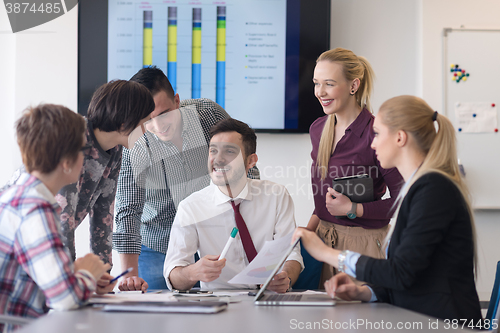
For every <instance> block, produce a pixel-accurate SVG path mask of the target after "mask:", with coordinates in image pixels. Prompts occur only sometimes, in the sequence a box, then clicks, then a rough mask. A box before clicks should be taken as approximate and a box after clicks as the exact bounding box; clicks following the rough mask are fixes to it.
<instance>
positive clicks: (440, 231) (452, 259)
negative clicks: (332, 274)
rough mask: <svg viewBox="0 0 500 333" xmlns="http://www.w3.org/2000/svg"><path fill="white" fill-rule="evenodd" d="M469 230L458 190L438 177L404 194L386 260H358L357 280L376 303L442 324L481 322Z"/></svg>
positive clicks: (424, 179)
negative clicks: (447, 321)
mask: <svg viewBox="0 0 500 333" xmlns="http://www.w3.org/2000/svg"><path fill="white" fill-rule="evenodd" d="M473 258H474V248H473V239H472V227H471V221H470V217H469V214H468V212H467V208H466V205H465V201H464V198H463V196H462V194H461V192H460V190H459V189H458V188H457V186H456V185H455V184H454V183H453V182H452V181H451V180H449V179H448V178H446V177H445V176H443V175H441V174H439V173H435V172H434V173H428V174H426V175H424V176H422V177H420V178H419V179H418V180H417V181H416V182H415V183H414V184H413V185H412V186H411V187H410V189H409V190H408V193H407V194H406V196H405V198H404V199H403V202H402V204H401V208H400V211H399V215H398V218H397V222H396V226H395V228H394V233H393V235H392V238H391V242H390V244H389V251H388V259H387V260H383V259H373V258H370V257H367V256H361V257H360V258H359V260H358V262H357V264H356V278H357V279H359V280H361V281H366V282H368V283H370V284H373V286H372V288H373V290H374V292H375V294H376V296H377V298H378V300H379V301H382V302H386V303H391V304H394V305H397V306H400V307H402V308H406V309H409V310H413V311H416V312H420V313H424V314H427V315H430V316H434V317H437V318H441V319H469V320H470V319H474V321H475V322H477V320H480V319H481V310H480V305H479V298H478V296H477V291H476V286H475V282H474V264H473Z"/></svg>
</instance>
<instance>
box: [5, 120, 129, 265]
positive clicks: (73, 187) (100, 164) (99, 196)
mask: <svg viewBox="0 0 500 333" xmlns="http://www.w3.org/2000/svg"><path fill="white" fill-rule="evenodd" d="M86 135H87V144H89V145H91V146H92V149H89V150H87V151H85V152H84V160H83V168H82V174H81V175H80V179H79V180H78V182H76V183H74V184H70V185H67V186H65V187H63V188H62V189H61V190H60V191H59V193H58V194H57V195H56V200H57V202H58V204H59V206H60V207H61V209H62V210H61V215H60V219H61V230H62V234H63V241H64V245H65V246H66V247H67V248H68V249H69V252H70V254H71V258H73V260H75V258H76V250H75V229H76V228H77V227H78V226H79V225H80V224H81V223H82V222H83V220H84V219H85V217H86V216H87V215H89V226H90V247H91V249H92V252H93V253H95V254H97V255H99V257H100V258H101V260H102V261H104V262H105V263H110V264H112V257H111V256H112V252H111V250H112V245H113V244H112V234H113V213H114V212H113V208H114V202H115V193H116V184H117V181H118V174H119V173H120V166H121V163H122V146H120V145H117V146H115V147H113V148H111V149H109V150H107V151H104V150H103V149H102V148H101V146H100V145H99V142H98V141H97V139H96V137H95V135H94V129H93V128H92V123H91V122H89V121H88V120H87V132H86ZM23 172H26V168H25V167H24V165H22V166H21V167H20V168H19V169H17V170H16V172H15V173H14V175H13V176H12V178H11V179H10V181H9V182H8V183H7V184H6V185H5V186H4V187H3V188H2V189H1V190H0V192H2V191H4V190H6V189H8V188H9V187H10V186H12V185H14V184H15V183H16V182H17V181H18V179H19V177H20V176H21V174H22V173H23Z"/></svg>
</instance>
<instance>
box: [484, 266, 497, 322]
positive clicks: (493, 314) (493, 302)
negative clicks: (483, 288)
mask: <svg viewBox="0 0 500 333" xmlns="http://www.w3.org/2000/svg"><path fill="white" fill-rule="evenodd" d="M499 301H500V261H499V262H498V263H497V271H496V274H495V283H494V284H493V290H492V292H491V298H490V305H489V306H488V312H487V313H486V318H485V319H489V320H490V323H492V320H493V319H495V318H498V314H499V313H498V312H499V311H498V303H499ZM490 329H491V328H490Z"/></svg>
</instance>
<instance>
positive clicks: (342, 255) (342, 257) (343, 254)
mask: <svg viewBox="0 0 500 333" xmlns="http://www.w3.org/2000/svg"><path fill="white" fill-rule="evenodd" d="M346 253H347V251H345V250H344V251H342V252H340V253H339V256H338V261H339V269H338V271H339V272H342V273H343V272H344V261H345V257H346Z"/></svg>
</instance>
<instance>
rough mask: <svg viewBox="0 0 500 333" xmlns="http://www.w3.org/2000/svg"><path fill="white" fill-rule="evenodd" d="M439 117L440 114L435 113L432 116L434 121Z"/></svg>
mask: <svg viewBox="0 0 500 333" xmlns="http://www.w3.org/2000/svg"><path fill="white" fill-rule="evenodd" d="M437 116H438V112H437V111H434V114H433V115H432V121H436V119H437Z"/></svg>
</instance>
